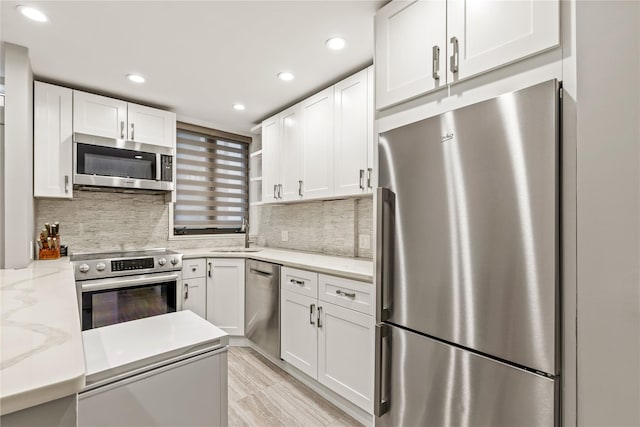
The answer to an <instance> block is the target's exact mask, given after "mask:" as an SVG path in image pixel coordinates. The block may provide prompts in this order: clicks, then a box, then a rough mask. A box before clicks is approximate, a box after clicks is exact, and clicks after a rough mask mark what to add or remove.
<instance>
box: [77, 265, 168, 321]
mask: <svg viewBox="0 0 640 427" xmlns="http://www.w3.org/2000/svg"><path fill="white" fill-rule="evenodd" d="M177 284H178V275H177V274H141V275H137V276H127V277H119V278H112V279H97V280H87V281H84V282H78V284H77V285H78V290H79V291H80V304H81V310H82V313H81V317H82V330H83V331H85V330H87V329H93V328H99V327H101V326H107V325H113V324H114V323H121V322H127V321H129V320H135V319H142V318H144V317H149V316H156V315H159V314H165V313H172V312H175V311H176V308H177V304H176V302H177V290H178V286H177Z"/></svg>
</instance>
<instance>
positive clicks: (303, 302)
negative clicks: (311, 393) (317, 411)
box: [280, 291, 318, 378]
mask: <svg viewBox="0 0 640 427" xmlns="http://www.w3.org/2000/svg"><path fill="white" fill-rule="evenodd" d="M317 302H318V301H317V299H316V298H311V297H308V296H305V295H301V294H298V293H295V292H291V291H284V292H283V293H282V298H281V304H280V307H281V308H280V316H281V318H280V323H281V325H282V326H281V329H280V337H281V338H280V346H281V356H282V358H283V359H284V360H286V361H287V362H289V363H290V364H292V365H293V366H295V367H296V368H298V369H300V370H301V371H302V372H304V373H305V374H307V375H309V376H311V377H314V378H315V377H316V372H317V369H318V338H317V337H318V331H317V328H316V307H317Z"/></svg>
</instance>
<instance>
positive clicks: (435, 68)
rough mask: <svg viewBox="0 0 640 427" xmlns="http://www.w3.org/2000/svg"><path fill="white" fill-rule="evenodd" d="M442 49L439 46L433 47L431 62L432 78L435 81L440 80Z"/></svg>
mask: <svg viewBox="0 0 640 427" xmlns="http://www.w3.org/2000/svg"><path fill="white" fill-rule="evenodd" d="M439 71H440V48H439V47H438V45H435V46H434V47H433V51H432V60H431V76H432V77H433V79H434V80H440V74H439Z"/></svg>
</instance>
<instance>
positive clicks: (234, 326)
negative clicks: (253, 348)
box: [207, 258, 244, 336]
mask: <svg viewBox="0 0 640 427" xmlns="http://www.w3.org/2000/svg"><path fill="white" fill-rule="evenodd" d="M207 320H208V321H209V322H211V323H213V324H214V325H215V326H217V327H218V328H220V329H222V330H223V331H225V332H226V333H228V334H229V335H236V336H242V335H244V259H235V258H207Z"/></svg>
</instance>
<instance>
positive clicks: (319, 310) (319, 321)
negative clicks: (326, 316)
mask: <svg viewBox="0 0 640 427" xmlns="http://www.w3.org/2000/svg"><path fill="white" fill-rule="evenodd" d="M321 316H322V307H318V328H319V329H322V320H321Z"/></svg>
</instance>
